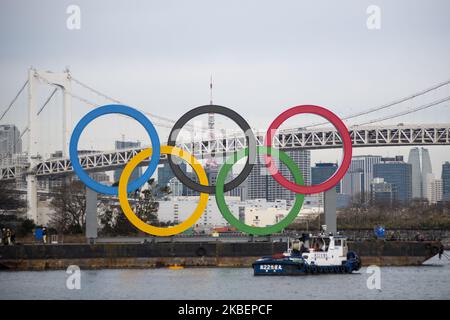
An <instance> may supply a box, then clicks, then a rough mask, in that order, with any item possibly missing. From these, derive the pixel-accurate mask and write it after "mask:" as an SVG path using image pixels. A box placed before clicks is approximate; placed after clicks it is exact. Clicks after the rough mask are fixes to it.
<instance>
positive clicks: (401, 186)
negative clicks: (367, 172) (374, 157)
mask: <svg viewBox="0 0 450 320" xmlns="http://www.w3.org/2000/svg"><path fill="white" fill-rule="evenodd" d="M400 159H401V158H399V157H397V158H392V159H382V160H383V162H381V163H377V164H374V166H373V174H374V178H383V179H384V181H385V182H387V183H390V184H392V187H393V192H394V194H395V200H396V201H398V202H401V203H403V204H408V203H409V202H410V201H411V198H412V166H411V164H409V163H405V162H403V161H399V160H400Z"/></svg>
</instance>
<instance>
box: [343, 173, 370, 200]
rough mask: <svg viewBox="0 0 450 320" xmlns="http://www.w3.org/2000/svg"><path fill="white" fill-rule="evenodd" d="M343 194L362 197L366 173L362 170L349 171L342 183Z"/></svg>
mask: <svg viewBox="0 0 450 320" xmlns="http://www.w3.org/2000/svg"><path fill="white" fill-rule="evenodd" d="M341 186H342V187H341V192H342V194H345V195H348V196H350V197H356V196H362V195H363V194H364V193H365V189H364V172H363V171H362V170H361V169H357V170H354V171H348V172H347V173H346V174H345V176H344V178H343V179H342V181H341Z"/></svg>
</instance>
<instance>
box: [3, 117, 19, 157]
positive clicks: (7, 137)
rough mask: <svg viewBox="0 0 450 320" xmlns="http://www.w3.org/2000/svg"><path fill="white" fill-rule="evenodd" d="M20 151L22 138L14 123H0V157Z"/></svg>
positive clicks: (9, 155)
mask: <svg viewBox="0 0 450 320" xmlns="http://www.w3.org/2000/svg"><path fill="white" fill-rule="evenodd" d="M21 152H22V138H21V137H20V131H19V129H17V127H16V126H15V125H11V124H3V125H0V158H3V157H11V156H12V155H14V154H18V153H21Z"/></svg>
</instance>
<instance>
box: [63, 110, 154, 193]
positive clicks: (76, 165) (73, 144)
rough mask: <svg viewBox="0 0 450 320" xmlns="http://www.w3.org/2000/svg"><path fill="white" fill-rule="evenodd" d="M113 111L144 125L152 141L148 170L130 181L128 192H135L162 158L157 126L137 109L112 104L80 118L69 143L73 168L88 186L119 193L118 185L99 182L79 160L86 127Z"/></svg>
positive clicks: (106, 191) (95, 189)
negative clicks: (79, 149) (80, 141)
mask: <svg viewBox="0 0 450 320" xmlns="http://www.w3.org/2000/svg"><path fill="white" fill-rule="evenodd" d="M111 113H119V114H123V115H126V116H129V117H131V118H133V119H135V120H136V121H138V122H139V123H140V124H141V125H142V126H143V127H144V129H145V131H147V133H148V134H149V136H150V140H151V142H152V148H153V153H152V157H151V160H150V163H149V165H148V168H147V170H145V172H144V174H143V175H142V176H140V177H139V178H138V179H136V180H133V181H131V182H130V184H129V185H128V186H127V191H128V192H133V191H135V190H136V189H138V188H139V187H141V186H142V185H144V184H145V183H146V182H147V181H148V180H149V179H150V177H151V176H152V174H153V173H154V172H155V170H156V167H157V166H158V163H159V159H160V141H159V136H158V133H157V132H156V129H155V127H154V126H153V124H152V123H151V121H150V120H149V119H148V118H147V117H146V116H145V115H143V114H142V113H141V112H139V111H137V110H136V109H133V108H131V107H128V106H124V105H120V104H110V105H105V106H102V107H99V108H97V109H94V110H92V111H91V112H89V113H88V114H86V115H85V116H84V117H83V118H82V119H81V120H80V122H78V124H77V125H76V127H75V129H74V130H73V133H72V136H71V138H70V145H69V155H70V161H71V163H72V168H73V170H74V172H75V173H76V174H77V175H78V177H79V178H80V180H81V181H82V182H84V184H86V186H88V187H89V188H91V189H92V190H94V191H97V192H99V193H103V194H109V195H118V193H119V191H118V187H110V186H105V185H103V184H101V183H98V182H97V181H95V180H94V179H92V178H91V177H90V176H89V175H88V174H87V173H86V172H85V171H84V170H83V168H82V167H81V165H80V162H79V161H78V141H79V140H80V135H81V133H82V132H83V130H84V128H85V127H86V126H87V125H88V124H89V123H90V122H91V121H92V120H94V119H96V118H98V117H100V116H102V115H105V114H111Z"/></svg>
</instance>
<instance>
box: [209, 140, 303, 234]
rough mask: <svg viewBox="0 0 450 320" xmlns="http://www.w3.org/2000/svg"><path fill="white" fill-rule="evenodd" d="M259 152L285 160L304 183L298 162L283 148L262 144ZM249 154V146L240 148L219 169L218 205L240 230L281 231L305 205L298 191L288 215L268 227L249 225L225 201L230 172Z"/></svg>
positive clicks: (256, 231)
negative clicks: (238, 217)
mask: <svg viewBox="0 0 450 320" xmlns="http://www.w3.org/2000/svg"><path fill="white" fill-rule="evenodd" d="M257 153H258V154H268V153H269V154H270V155H272V156H275V157H277V158H278V159H280V160H281V162H283V163H284V164H285V165H286V166H287V168H288V169H289V171H290V172H291V173H292V175H293V176H294V180H295V183H297V184H299V185H304V182H303V177H302V174H301V173H300V169H299V168H298V166H297V164H296V163H295V162H294V161H293V160H292V159H291V158H290V157H289V156H288V155H287V154H286V153H284V152H283V151H281V150H273V149H272V148H271V147H264V146H260V147H258V148H257ZM246 156H248V148H245V149H242V150H239V151H237V152H235V153H234V154H233V155H232V156H231V157H230V158H228V159H227V161H226V162H225V164H224V165H223V166H222V168H221V169H220V171H219V174H218V175H217V180H216V202H217V206H218V207H219V210H220V212H221V213H222V215H223V217H224V218H225V219H226V220H227V221H228V223H229V224H231V225H232V226H234V227H236V228H237V229H238V230H239V231H242V232H246V233H249V234H254V235H260V236H263V235H268V234H272V233H277V232H279V231H281V230H282V229H283V228H285V227H287V226H288V225H289V224H290V223H291V222H292V221H294V219H295V218H296V217H297V215H298V213H299V212H300V209H301V208H302V205H303V200H304V198H305V196H304V195H303V194H300V193H297V194H296V196H295V202H294V205H293V206H292V208H291V210H290V211H289V213H288V215H287V216H286V217H285V218H284V219H283V220H281V221H280V222H278V223H277V224H274V225H270V226H266V227H252V226H249V225H247V224H245V223H243V222H241V221H239V220H238V219H236V217H235V216H234V215H233V213H232V212H231V211H230V209H229V208H228V205H227V204H226V202H225V196H224V185H225V180H226V178H227V175H228V173H229V172H230V171H231V168H232V167H233V165H234V164H235V163H236V162H237V161H239V160H240V159H242V158H244V157H246Z"/></svg>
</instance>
